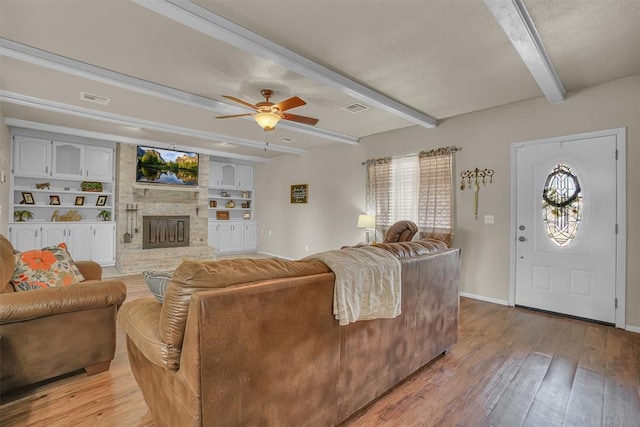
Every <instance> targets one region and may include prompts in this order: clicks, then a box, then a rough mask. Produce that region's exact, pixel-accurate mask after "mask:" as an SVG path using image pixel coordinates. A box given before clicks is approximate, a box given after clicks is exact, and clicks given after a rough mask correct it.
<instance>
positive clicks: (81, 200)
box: [74, 196, 84, 206]
mask: <svg viewBox="0 0 640 427" xmlns="http://www.w3.org/2000/svg"><path fill="white" fill-rule="evenodd" d="M74 205H76V206H83V205H84V196H78V197H76V202H75V203H74Z"/></svg>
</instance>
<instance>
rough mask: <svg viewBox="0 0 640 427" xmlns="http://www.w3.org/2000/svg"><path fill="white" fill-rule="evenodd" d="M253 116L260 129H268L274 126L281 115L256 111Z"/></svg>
mask: <svg viewBox="0 0 640 427" xmlns="http://www.w3.org/2000/svg"><path fill="white" fill-rule="evenodd" d="M253 118H254V119H255V121H256V122H257V123H258V125H259V126H260V127H261V128H262V129H264V130H270V129H273V128H274V127H276V124H278V122H279V121H280V118H281V117H280V116H279V115H278V114H275V113H258V114H256V115H254V116H253Z"/></svg>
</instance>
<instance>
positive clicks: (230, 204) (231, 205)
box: [225, 200, 236, 209]
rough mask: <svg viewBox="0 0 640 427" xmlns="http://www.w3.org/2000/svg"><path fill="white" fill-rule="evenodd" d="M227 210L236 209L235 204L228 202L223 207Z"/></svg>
mask: <svg viewBox="0 0 640 427" xmlns="http://www.w3.org/2000/svg"><path fill="white" fill-rule="evenodd" d="M225 207H226V208H227V209H233V208H235V207H236V202H234V201H233V200H229V201H228V202H227V204H226V206H225Z"/></svg>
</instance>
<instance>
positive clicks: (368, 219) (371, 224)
mask: <svg viewBox="0 0 640 427" xmlns="http://www.w3.org/2000/svg"><path fill="white" fill-rule="evenodd" d="M358 228H366V229H367V243H369V230H375V228H376V217H375V215H358ZM375 242H376V235H375V234H374V235H373V243H375Z"/></svg>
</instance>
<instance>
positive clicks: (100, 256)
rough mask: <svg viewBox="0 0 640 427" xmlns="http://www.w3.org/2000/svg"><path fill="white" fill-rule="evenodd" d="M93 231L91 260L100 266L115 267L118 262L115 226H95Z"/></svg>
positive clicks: (110, 224)
mask: <svg viewBox="0 0 640 427" xmlns="http://www.w3.org/2000/svg"><path fill="white" fill-rule="evenodd" d="M91 230H92V233H91V234H92V236H91V260H92V261H95V262H97V263H98V264H100V265H114V264H115V262H116V226H115V224H113V223H109V224H94V225H92V226H91Z"/></svg>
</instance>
